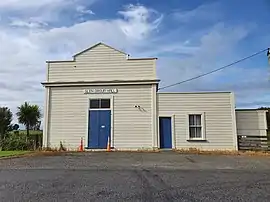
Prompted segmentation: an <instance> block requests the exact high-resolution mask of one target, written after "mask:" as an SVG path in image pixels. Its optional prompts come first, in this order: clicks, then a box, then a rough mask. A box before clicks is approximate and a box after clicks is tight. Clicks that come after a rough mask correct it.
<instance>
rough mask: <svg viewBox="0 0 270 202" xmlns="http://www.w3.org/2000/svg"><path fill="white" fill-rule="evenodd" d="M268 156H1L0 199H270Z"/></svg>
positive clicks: (123, 153) (40, 201) (129, 153)
mask: <svg viewBox="0 0 270 202" xmlns="http://www.w3.org/2000/svg"><path fill="white" fill-rule="evenodd" d="M269 168H270V158H269V157H255V156H252V157H248V156H222V155H220V156H218V155H184V154H179V153H174V152H161V153H131V152H111V153H104V152H95V153H70V154H65V155H56V156H33V157H23V158H15V159H5V160H0V201H1V202H2V201H4V202H8V201H16V202H17V201H27V202H30V201H39V202H43V201H44V202H45V201H46V202H51V201H76V202H80V201H245V202H247V201H256V202H260V201H270V172H269V171H270V170H269Z"/></svg>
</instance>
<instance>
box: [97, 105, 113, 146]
mask: <svg viewBox="0 0 270 202" xmlns="http://www.w3.org/2000/svg"><path fill="white" fill-rule="evenodd" d="M99 124H100V127H99V142H98V143H99V144H98V146H99V148H100V149H106V148H107V144H108V137H109V136H110V134H111V110H100V111H99Z"/></svg>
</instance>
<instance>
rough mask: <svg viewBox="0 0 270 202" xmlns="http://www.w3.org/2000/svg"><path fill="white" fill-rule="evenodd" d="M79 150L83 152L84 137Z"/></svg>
mask: <svg viewBox="0 0 270 202" xmlns="http://www.w3.org/2000/svg"><path fill="white" fill-rule="evenodd" d="M79 151H80V152H82V151H83V139H82V138H81V144H80V148H79Z"/></svg>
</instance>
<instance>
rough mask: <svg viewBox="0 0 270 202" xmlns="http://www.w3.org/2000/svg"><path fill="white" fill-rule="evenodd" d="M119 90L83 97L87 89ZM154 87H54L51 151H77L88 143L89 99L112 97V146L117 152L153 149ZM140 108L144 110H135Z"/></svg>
mask: <svg viewBox="0 0 270 202" xmlns="http://www.w3.org/2000/svg"><path fill="white" fill-rule="evenodd" d="M91 88H117V89H118V93H117V94H112V95H111V94H109V95H97V94H95V95H92V94H84V89H91ZM153 88H155V85H126V86H95V87H91V86H83V87H51V93H50V111H49V116H48V117H49V120H48V135H49V138H48V141H49V145H48V146H49V147H52V148H54V147H59V144H60V141H62V142H63V144H64V146H65V147H67V148H68V149H77V148H78V147H79V144H80V138H81V137H83V138H84V141H85V144H86V145H85V146H87V139H88V125H87V124H88V121H87V120H88V107H89V99H90V98H97V97H100V98H103V97H108V96H113V99H112V100H113V105H114V106H113V113H112V116H113V117H112V118H113V125H112V126H114V128H113V137H114V139H113V140H112V142H113V144H114V145H113V146H114V147H115V148H116V149H132V148H134V149H138V148H153V127H152V124H155V120H156V119H154V118H153V111H152V104H153V103H152V96H153V94H152V92H153ZM135 105H140V106H141V107H142V110H141V111H140V110H139V109H137V108H135V107H134V106H135Z"/></svg>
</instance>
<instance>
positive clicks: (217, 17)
mask: <svg viewBox="0 0 270 202" xmlns="http://www.w3.org/2000/svg"><path fill="white" fill-rule="evenodd" d="M269 20H270V1H269V0H258V1H255V0H246V1H234V0H220V1H214V0H211V1H210V0H192V1H187V0H186V1H184V0H183V1H179V0H170V1H163V0H155V1H153V0H136V1H134V0H133V1H132V0H131V1H128V0H114V1H112V0H39V1H36V0H5V1H0V64H1V71H0V76H1V80H0V90H1V93H0V105H1V106H3V105H5V106H8V107H10V108H11V109H12V110H13V111H14V112H15V111H16V107H17V106H18V105H19V104H21V103H22V102H24V101H30V102H31V103H36V104H39V105H40V106H41V107H42V106H43V98H44V91H43V88H42V86H41V85H40V82H41V81H44V80H45V72H46V65H45V61H46V60H53V59H58V60H60V59H70V58H71V56H72V55H73V54H74V53H76V52H78V51H80V50H82V49H84V48H87V47H89V46H91V45H93V44H95V43H97V42H100V41H102V42H104V43H107V44H108V45H111V46H114V47H115V48H118V49H120V50H123V51H124V52H127V53H129V54H131V56H133V57H158V58H159V60H158V62H157V69H158V77H159V78H160V79H161V84H160V86H161V87H162V86H165V85H169V84H171V83H175V82H178V81H181V80H185V79H188V78H190V77H194V76H197V75H199V74H201V73H205V72H207V71H211V70H213V69H215V68H218V67H221V66H223V65H226V64H229V63H231V62H233V61H235V60H238V59H241V58H242V57H245V56H248V55H250V54H252V53H254V52H257V51H259V50H261V49H264V48H267V47H269V46H270V21H269ZM268 70H269V65H268V63H267V57H266V53H265V54H261V55H259V56H256V57H254V58H252V59H250V60H247V61H245V62H243V63H240V64H237V65H235V66H233V67H230V68H228V69H226V70H223V71H220V72H217V73H215V74H211V75H209V76H206V77H203V78H200V79H198V80H194V81H192V82H188V83H185V84H182V85H179V86H175V87H172V88H168V89H166V91H174V92H175V91H234V92H235V95H236V104H237V107H238V108H254V107H260V106H270V94H269V89H270V85H269V78H270V77H269V76H270V75H269V71H268Z"/></svg>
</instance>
